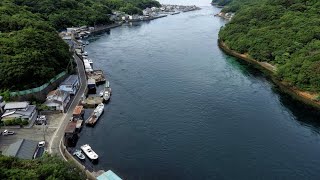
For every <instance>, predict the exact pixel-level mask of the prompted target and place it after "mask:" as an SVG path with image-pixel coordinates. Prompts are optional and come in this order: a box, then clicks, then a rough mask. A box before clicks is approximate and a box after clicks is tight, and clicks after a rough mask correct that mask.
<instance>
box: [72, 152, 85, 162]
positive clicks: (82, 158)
mask: <svg viewBox="0 0 320 180" xmlns="http://www.w3.org/2000/svg"><path fill="white" fill-rule="evenodd" d="M73 155H74V156H77V157H78V158H79V159H80V160H84V159H85V158H86V157H85V156H84V154H82V152H81V150H79V149H76V150H75V151H74V153H73Z"/></svg>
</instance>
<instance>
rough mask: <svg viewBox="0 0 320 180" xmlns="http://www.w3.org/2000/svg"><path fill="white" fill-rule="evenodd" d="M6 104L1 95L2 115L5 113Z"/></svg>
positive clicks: (0, 113)
mask: <svg viewBox="0 0 320 180" xmlns="http://www.w3.org/2000/svg"><path fill="white" fill-rule="evenodd" d="M5 105H6V103H5V102H4V100H3V97H2V96H0V115H2V114H3V113H4V106H5Z"/></svg>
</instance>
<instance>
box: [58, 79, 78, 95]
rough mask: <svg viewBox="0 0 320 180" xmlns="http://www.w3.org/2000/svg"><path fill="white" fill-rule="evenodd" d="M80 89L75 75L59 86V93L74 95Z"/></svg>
mask: <svg viewBox="0 0 320 180" xmlns="http://www.w3.org/2000/svg"><path fill="white" fill-rule="evenodd" d="M79 87H80V84H79V77H78V76H77V75H70V76H69V77H68V78H67V79H65V80H64V81H63V82H62V83H61V84H60V86H59V89H60V90H61V91H66V92H68V93H70V94H71V95H75V94H76V92H77V91H78V89H79Z"/></svg>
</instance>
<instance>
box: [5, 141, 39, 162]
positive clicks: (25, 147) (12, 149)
mask: <svg viewBox="0 0 320 180" xmlns="http://www.w3.org/2000/svg"><path fill="white" fill-rule="evenodd" d="M37 146H38V142H36V141H32V140H28V139H21V140H18V141H17V142H15V143H13V144H11V145H10V146H9V148H8V149H7V150H6V151H4V152H3V155H5V156H13V157H18V158H21V159H32V158H33V155H34V153H35V151H36V149H37Z"/></svg>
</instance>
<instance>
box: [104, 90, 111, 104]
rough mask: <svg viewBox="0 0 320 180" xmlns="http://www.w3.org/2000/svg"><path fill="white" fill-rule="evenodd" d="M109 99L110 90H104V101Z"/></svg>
mask: <svg viewBox="0 0 320 180" xmlns="http://www.w3.org/2000/svg"><path fill="white" fill-rule="evenodd" d="M109 99H110V92H109V91H105V92H104V94H103V100H104V102H107V101H109Z"/></svg>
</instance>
